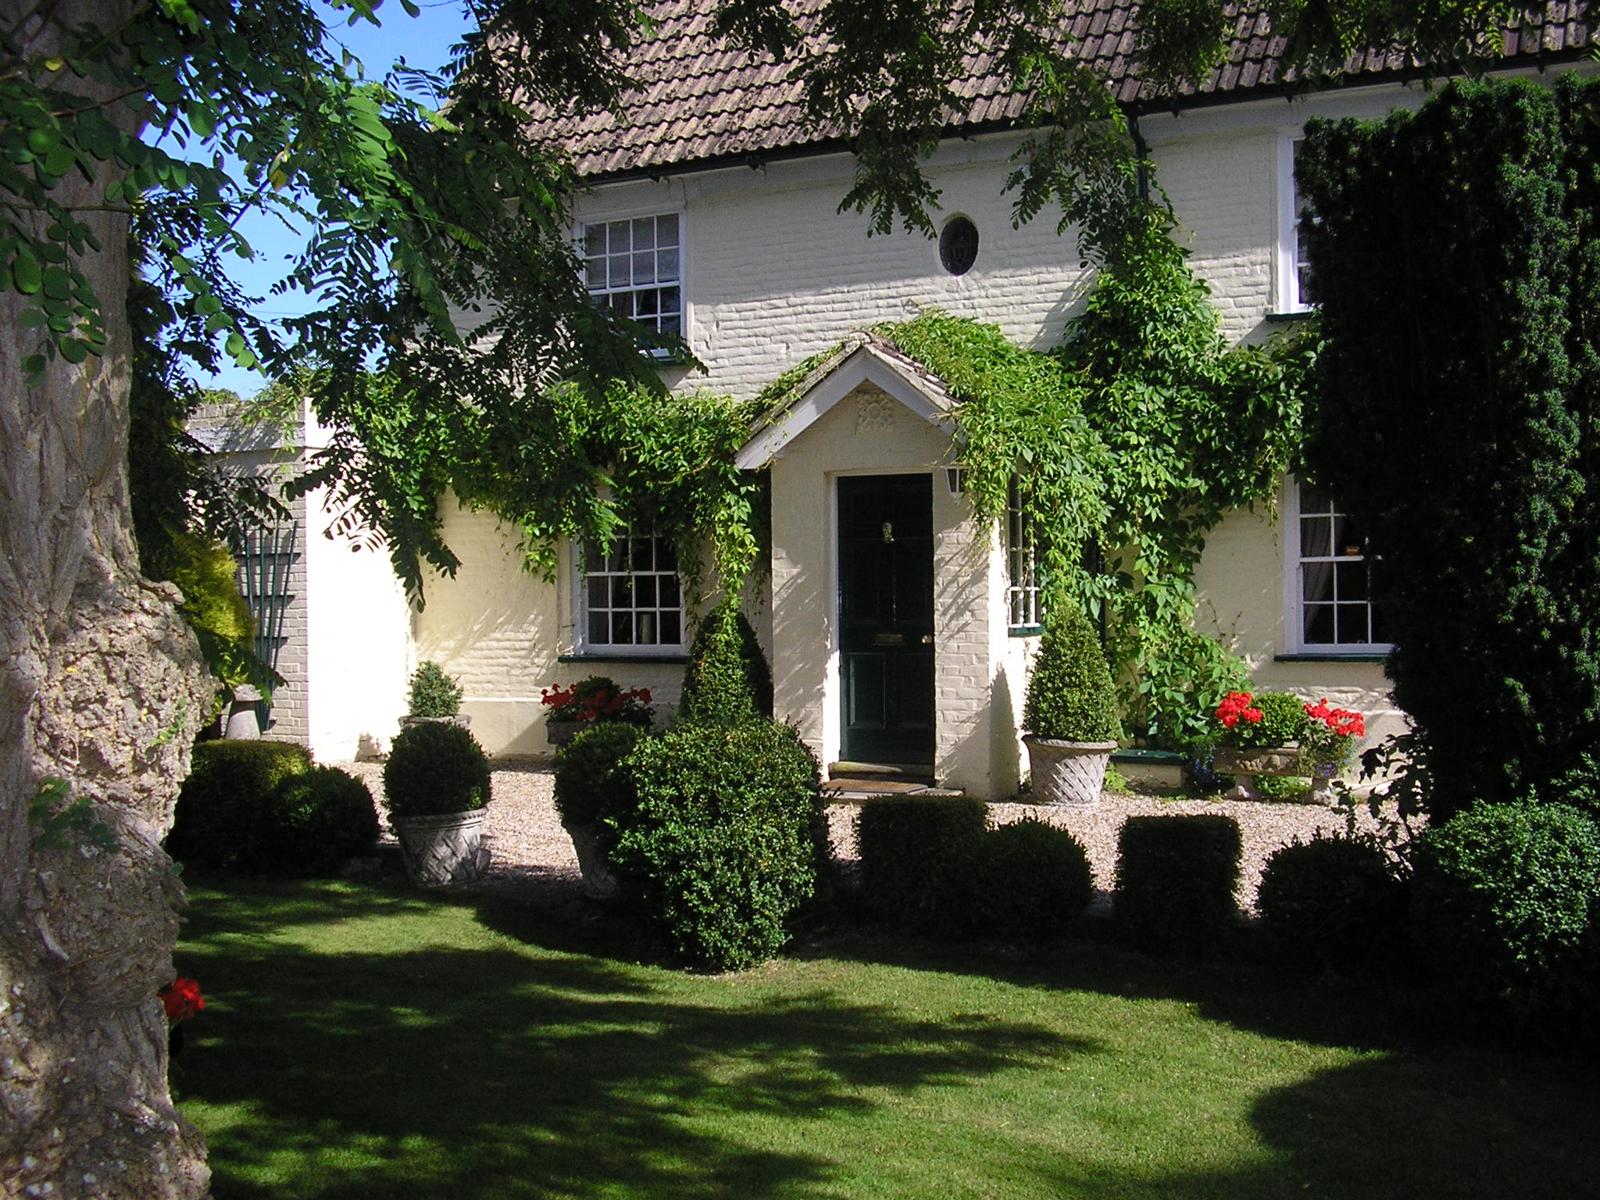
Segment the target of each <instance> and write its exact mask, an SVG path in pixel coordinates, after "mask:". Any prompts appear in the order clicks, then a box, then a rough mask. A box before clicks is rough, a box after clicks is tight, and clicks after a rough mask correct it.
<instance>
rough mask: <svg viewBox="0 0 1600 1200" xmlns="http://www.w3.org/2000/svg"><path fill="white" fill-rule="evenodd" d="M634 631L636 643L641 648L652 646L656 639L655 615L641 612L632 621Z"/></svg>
mask: <svg viewBox="0 0 1600 1200" xmlns="http://www.w3.org/2000/svg"><path fill="white" fill-rule="evenodd" d="M634 629H635V631H636V632H637V634H638V638H637V641H638V643H639V645H641V646H654V645H656V644H657V639H656V614H655V613H653V612H642V613H640V614H638V616H637V617H636V618H635V619H634Z"/></svg>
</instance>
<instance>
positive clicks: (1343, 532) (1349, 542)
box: [1333, 516, 1366, 558]
mask: <svg viewBox="0 0 1600 1200" xmlns="http://www.w3.org/2000/svg"><path fill="white" fill-rule="evenodd" d="M1365 549H1366V548H1365V547H1364V546H1363V545H1362V537H1361V531H1360V530H1359V529H1357V528H1356V523H1355V522H1354V521H1353V520H1351V519H1350V518H1349V517H1346V516H1337V517H1335V518H1334V519H1333V552H1334V553H1335V554H1337V555H1339V556H1340V557H1341V558H1355V557H1357V556H1359V555H1360V554H1362V553H1363V552H1364V551H1365Z"/></svg>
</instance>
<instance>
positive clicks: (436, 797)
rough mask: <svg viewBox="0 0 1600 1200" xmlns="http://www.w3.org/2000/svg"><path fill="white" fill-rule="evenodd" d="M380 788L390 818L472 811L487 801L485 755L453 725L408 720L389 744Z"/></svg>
mask: <svg viewBox="0 0 1600 1200" xmlns="http://www.w3.org/2000/svg"><path fill="white" fill-rule="evenodd" d="M383 790H384V794H385V795H386V796H387V798H388V802H389V819H390V821H391V822H394V821H402V820H404V819H405V818H407V817H428V816H435V815H443V814H446V813H465V812H472V811H473V810H474V809H478V808H482V807H483V806H484V805H485V804H488V803H489V760H488V758H487V757H486V756H485V755H484V753H483V747H481V746H480V745H478V739H477V738H475V737H473V736H472V734H471V733H470V732H468V731H467V730H465V729H463V728H461V726H459V725H452V724H446V723H443V722H438V721H429V722H427V723H425V724H422V725H412V726H409V727H407V728H405V729H402V730H401V731H400V733H399V736H397V737H396V738H395V739H394V744H393V745H392V746H390V747H389V761H388V762H386V763H384V764H383Z"/></svg>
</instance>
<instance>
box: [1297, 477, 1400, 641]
mask: <svg viewBox="0 0 1600 1200" xmlns="http://www.w3.org/2000/svg"><path fill="white" fill-rule="evenodd" d="M1283 486H1284V497H1283V506H1282V512H1283V529H1284V536H1283V544H1284V584H1283V590H1284V624H1285V630H1284V632H1285V634H1286V635H1287V636H1286V637H1285V643H1286V645H1287V646H1288V649H1289V652H1290V653H1291V654H1314V655H1317V656H1318V657H1324V656H1325V657H1328V658H1338V657H1341V656H1345V655H1352V656H1362V657H1370V656H1372V655H1374V654H1387V653H1389V651H1391V650H1392V649H1394V644H1393V643H1392V642H1308V641H1306V638H1305V595H1304V588H1303V586H1302V576H1301V570H1300V569H1301V567H1302V566H1303V565H1304V564H1305V563H1307V562H1326V563H1331V564H1335V565H1337V564H1345V565H1348V564H1350V563H1352V562H1365V561H1367V555H1365V554H1361V555H1341V554H1336V553H1333V551H1335V550H1337V549H1338V547H1336V546H1333V545H1330V546H1329V547H1328V549H1329V553H1328V554H1326V555H1315V556H1312V557H1310V558H1307V557H1305V556H1304V555H1302V553H1301V550H1302V545H1301V536H1300V517H1301V511H1300V481H1299V480H1297V479H1295V478H1294V476H1292V475H1288V476H1285V477H1284V484H1283ZM1334 512H1335V513H1336V514H1337V512H1338V509H1337V508H1335V509H1334ZM1335 587H1336V588H1337V571H1335ZM1335 595H1337V591H1336V592H1335ZM1365 603H1366V606H1367V610H1368V612H1367V620H1368V629H1369V630H1370V629H1371V624H1370V623H1371V619H1372V614H1371V610H1372V598H1371V594H1370V590H1369V594H1368V596H1367V599H1366V601H1365ZM1337 619H1338V616H1337V613H1335V620H1337Z"/></svg>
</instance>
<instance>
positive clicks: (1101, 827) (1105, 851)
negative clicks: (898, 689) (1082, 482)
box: [340, 763, 1345, 910]
mask: <svg viewBox="0 0 1600 1200" xmlns="http://www.w3.org/2000/svg"><path fill="white" fill-rule="evenodd" d="M340 765H341V766H343V768H344V769H345V770H347V771H350V772H351V773H352V774H355V775H357V776H359V777H361V778H362V779H364V780H366V782H367V784H368V786H369V787H371V789H372V794H373V795H374V796H375V797H377V799H378V802H379V805H380V807H381V806H382V803H383V779H382V767H381V766H380V765H379V764H377V763H344V764H340ZM551 779H552V777H551V773H550V770H549V768H548V767H532V766H530V767H510V768H501V769H497V770H496V771H495V772H494V776H493V781H494V782H493V786H494V802H493V803H492V804H490V805H489V822H488V836H489V839H490V848H491V851H492V852H493V855H494V859H493V865H492V866H491V867H490V869H489V872H488V875H487V876H486V878H485V880H484V882H483V885H482V886H483V887H484V888H485V889H487V890H490V891H494V892H500V893H503V894H507V895H513V896H525V897H527V898H530V899H531V898H533V897H535V896H537V895H541V894H544V895H548V894H552V893H556V892H565V891H568V890H570V889H571V888H573V887H575V885H576V884H577V881H578V859H577V856H576V855H575V854H574V853H573V850H572V840H571V839H570V838H568V837H567V834H566V831H565V830H564V829H562V828H561V822H560V820H559V819H558V818H557V817H556V811H555V805H554V803H553V800H552V787H551ZM859 808H860V805H859V804H855V803H839V804H833V805H830V806H829V808H828V841H829V845H830V847H831V848H832V850H833V854H834V857H835V858H837V859H838V860H839V861H841V862H846V863H848V862H853V861H854V860H855V859H856V857H857V852H856V838H855V817H856V813H857V812H858V811H859ZM1175 813H1223V814H1225V815H1227V816H1231V817H1233V818H1234V819H1235V820H1236V821H1238V822H1239V830H1240V833H1241V834H1242V836H1243V841H1244V859H1243V863H1242V869H1241V871H1240V881H1239V902H1240V904H1241V905H1242V906H1243V907H1244V908H1245V909H1246V910H1250V909H1253V907H1254V902H1255V893H1256V887H1257V885H1258V883H1259V882H1260V880H1261V868H1262V866H1263V865H1264V864H1265V863H1266V860H1267V857H1268V856H1269V855H1270V854H1271V853H1272V852H1273V851H1274V850H1276V849H1277V848H1278V847H1279V846H1283V845H1286V844H1287V843H1289V842H1291V841H1293V840H1294V839H1296V838H1299V839H1301V840H1306V839H1309V838H1310V837H1311V836H1312V835H1313V834H1315V833H1316V832H1318V831H1319V830H1322V831H1328V832H1335V831H1342V830H1343V828H1344V821H1345V818H1344V814H1343V812H1341V811H1335V810H1330V809H1327V808H1323V807H1321V806H1319V805H1313V804H1267V803H1260V802H1256V801H1249V800H1172V799H1165V798H1157V797H1154V796H1143V795H1116V794H1113V793H1109V792H1108V793H1106V794H1105V796H1103V797H1102V798H1101V801H1100V806H1099V807H1098V808H1096V809H1095V810H1094V811H1093V812H1079V811H1076V810H1071V809H1063V808H1055V807H1050V806H1041V805H1031V804H991V805H990V806H989V815H990V819H991V820H992V821H994V823H995V824H997V825H1005V824H1009V823H1010V822H1012V821H1020V820H1022V819H1023V818H1024V817H1034V818H1037V819H1038V820H1041V821H1045V822H1048V823H1049V824H1051V825H1056V826H1059V827H1060V828H1062V829H1066V830H1070V831H1071V833H1072V834H1073V836H1075V837H1076V838H1077V839H1078V840H1079V841H1080V842H1082V843H1083V845H1084V848H1085V849H1086V850H1088V852H1089V862H1090V864H1091V865H1092V866H1093V868H1094V880H1095V886H1096V887H1097V888H1099V889H1101V890H1103V891H1109V890H1110V888H1111V883H1112V877H1113V873H1114V872H1115V870H1116V858H1117V832H1118V830H1119V829H1120V828H1121V827H1122V822H1123V820H1124V819H1126V818H1127V817H1130V816H1140V815H1152V814H1153V815H1162V814H1175ZM385 836H386V837H387V836H388V834H387V832H386V833H385Z"/></svg>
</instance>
